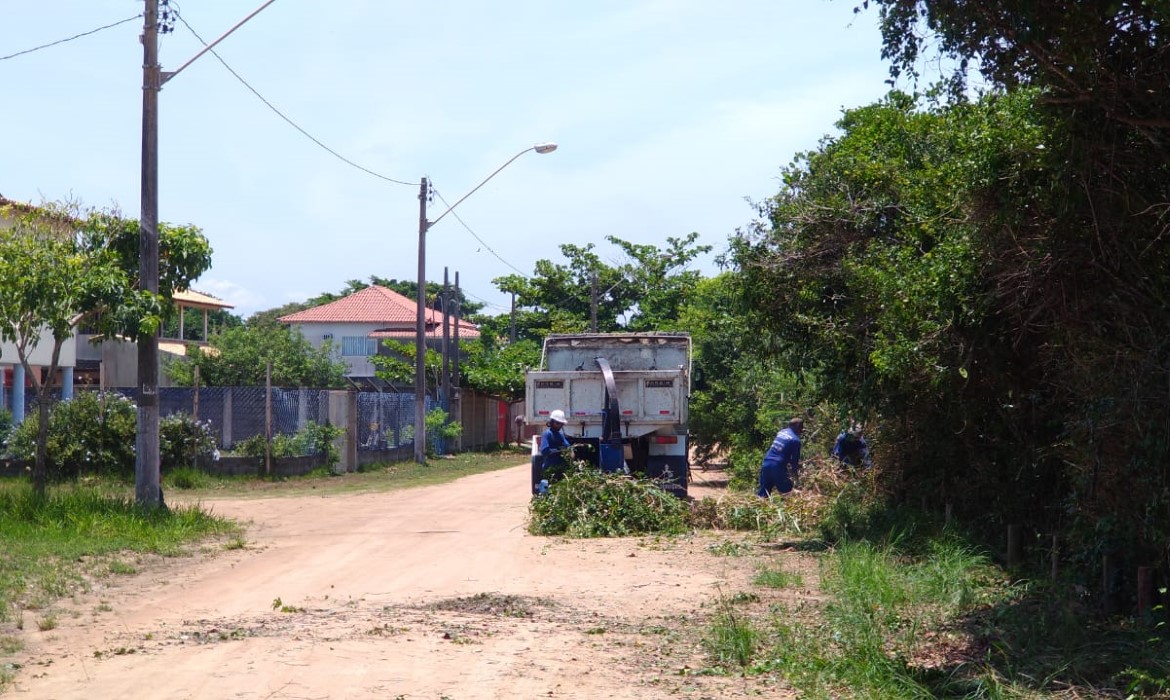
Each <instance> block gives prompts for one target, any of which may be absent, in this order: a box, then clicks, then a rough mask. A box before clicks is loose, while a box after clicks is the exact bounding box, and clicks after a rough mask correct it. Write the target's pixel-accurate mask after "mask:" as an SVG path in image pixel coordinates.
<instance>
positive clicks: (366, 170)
mask: <svg viewBox="0 0 1170 700" xmlns="http://www.w3.org/2000/svg"><path fill="white" fill-rule="evenodd" d="M179 21H180V22H182V23H183V26H184V27H186V28H187V30H188V31H189V32H191V33H192V34H193V35H195V38H196V39H198V40H199V41H200V42H201V43H202V44H203V45H204V46H207V42H206V41H204V39H203V37H201V36H199V33H198V32H196V31H195V30H194V29H193V28H192V27H191V25H190V24H188V23H187V20H185V19H183V17H182V15H180V16H179ZM208 53H210V54H211V55H212V56H215V58H216V59H217V60H218V61H219V62H220V63H221V64H222V65H223V67H224V68H226V69H227V71H228V72H229V73H231V74H232V75H233V76H235V78H236V80H238V81H240V84H241V85H243V86H244V87H246V88H248V90H249V91H250V92H251V93H252V94H253V95H255V96H256V98H257V99H259V100H260V101H261V102H263V103H264V105H265V106H266V107H268V109H270V110H272V112H273V113H274V114H276V116H278V117H280V118H281V119H283V120H284V121H285V122H286V123H287V124H288V125H289V126H291V127H292V128H294V129H296V130H297V131H299V132H300V133H301V135H303V136H304V137H305V138H307V139H309V140H310V141H312V142H313V143H315V144H317V145H318V146H320V147H321V148H323V149H325V151H326V152H328V153H329V154H330V155H332V156H333V157H335V158H337V159H338V160H340V161H341V162H343V163H345V164H347V165H350V166H352V167H354V168H357V169H358V170H361V171H362V172H364V173H367V174H369V175H373V176H374V177H376V178H379V179H382V180H385V181H387V182H393V183H394V184H396V185H409V186H411V187H417V186H418V184H419V183H418V182H407V181H405V180H396V179H395V178H392V177H387V176H385V175H382V174H381V173H377V172H374V171H373V170H370V169H369V168H367V167H365V166H362V165H359V164H357V163H355V162H353V161H352V160H350V159H349V158H346V157H345V156H343V155H341V154H340V153H338V152H337V151H335V150H333V149H332V148H330V147H329V146H326V145H325V144H324V143H322V142H321V140H320V139H318V138H317V137H315V136H313V135H312V134H310V133H309V132H307V131H305V130H304V129H302V128H301V127H300V125H298V124H297V123H296V122H294V121H293V120H292V119H289V118H288V117H287V116H285V115H284V113H283V112H281V111H280V110H279V109H277V108H276V106H275V105H273V104H272V103H271V102H269V101H268V100H267V99H265V97H264V96H263V95H261V94H260V92H259V91H257V90H256V88H254V87H252V86H251V85H249V84H248V81H247V80H244V78H243V77H242V76H240V74H239V73H237V72H236V71H235V70H233V69H232V67H231V66H229V65H228V64H227V61H225V60H223V57H222V56H220V55H219V54H218V53H216V51H215V49H211V50H210V51H209V52H208Z"/></svg>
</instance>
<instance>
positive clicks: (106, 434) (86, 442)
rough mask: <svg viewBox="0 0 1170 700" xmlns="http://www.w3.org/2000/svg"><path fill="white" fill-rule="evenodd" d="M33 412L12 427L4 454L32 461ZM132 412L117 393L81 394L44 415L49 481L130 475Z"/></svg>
mask: <svg viewBox="0 0 1170 700" xmlns="http://www.w3.org/2000/svg"><path fill="white" fill-rule="evenodd" d="M38 424H39V416H38V414H37V413H36V412H33V413H32V414H31V415H29V416H27V417H26V418H25V420H24V422H22V423H21V424H20V425H18V426H16V427H15V428H13V430H12V432H11V435H10V437H9V440H8V448H7V450H8V454H9V455H11V456H12V457H15V458H17V459H26V460H32V459H35V458H36V449H37V426H38ZM137 425H138V421H137V408H136V407H135V405H134V402H132V401H130V400H129V399H127V398H126V397H124V396H122V395H121V394H113V393H105V392H101V393H99V392H83V393H79V394H78V395H77V396H76V397H74V398H73V399H71V400H69V401H62V402H60V403H58V404H55V405H54V406H53V407H52V408H51V409H50V411H49V431H48V438H47V442H46V453H47V459H48V464H47V467H48V470H49V475H50V477H51V478H54V479H73V478H76V477H78V476H80V475H81V474H107V475H113V476H121V477H126V476H133V474H134V439H135V435H136V431H137Z"/></svg>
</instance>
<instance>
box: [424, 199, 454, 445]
mask: <svg viewBox="0 0 1170 700" xmlns="http://www.w3.org/2000/svg"><path fill="white" fill-rule="evenodd" d="M428 194H430V192H429V183H428V182H427V179H426V178H425V177H424V178H423V179H422V182H420V183H419V187H418V280H417V281H418V292H417V294H416V295H415V306H417V307H418V309H417V316H416V317H415V333H414V352H415V356H414V461H415V462H418V463H419V464H422V463H424V462H426V461H427V448H426V441H427V408H426V400H427V369H426V356H427V339H426V332H427V326H426V316H425V314H426V307H427V296H426V285H427V283H426V279H427V228H429V227H430V224H429V223H428V222H427V195H428ZM456 279H458V278H456Z"/></svg>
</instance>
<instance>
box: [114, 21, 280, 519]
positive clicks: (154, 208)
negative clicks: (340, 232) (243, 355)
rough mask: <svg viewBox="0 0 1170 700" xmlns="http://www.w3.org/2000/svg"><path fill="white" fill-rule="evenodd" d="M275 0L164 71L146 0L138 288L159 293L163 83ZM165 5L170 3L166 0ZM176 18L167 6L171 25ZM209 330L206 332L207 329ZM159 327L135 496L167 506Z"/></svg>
mask: <svg viewBox="0 0 1170 700" xmlns="http://www.w3.org/2000/svg"><path fill="white" fill-rule="evenodd" d="M275 1H276V0H267V1H266V2H265V3H264V4H263V5H261V6H260V7H258V8H256V9H255V10H253V11H252V13H251V14H250V15H248V16H247V17H245V18H244V19H242V20H240V21H239V22H237V23H236V24H235V26H234V27H232V28H231V29H229V30H228V31H227V32H226V33H224V34H223V35H222V36H220V37H219V38H218V39H216V40H215V41H213V42H211V43H210V44H208V45H207V46H205V47H204V48H203V50H202V51H200V52H199V53H197V54H195V55H194V56H192V57H191V58H190V59H188V60H187V62H186V63H184V64H183V65H181V66H179V67H178V68H177V69H175V70H173V71H170V72H166V73H164V72H163V70H162V67H161V66H159V63H158V35H159V31H168V29H167V28H163V29H161V30H160V28H159V23H158V21H159V16H158V4H159V0H145V11H144V12H143V17H144V21H143V25H142V37H141V40H142V190H141V193H140V199H141V201H140V204H141V214H140V215H139V220H138V289H139V290H140V291H145V292H151V293H152V294H158V93H159V91H160V90H161V89H162V86H163V83H165V82H167V81H168V80H170V79H171V78H173V77H175V76H176V75H178V74H179V73H181V72H182V71H183V70H184V69H186V67H187V66H189V65H191V64H192V63H194V62H195V60H196V59H198V58H199V57H200V56H202V55H203V54H205V53H207V52H208V51H210V50H211V49H212V47H214V46H215V45H216V44H218V43H219V42H221V41H223V40H224V39H226V38H227V37H228V35H229V34H231V33H232V32H234V31H236V30H237V29H239V28H240V27H241V26H242V25H243V24H244V23H245V22H247V21H248V20H250V19H252V18H253V17H255V16H256V15H257V14H259V12H260V11H261V10H263V9H264V8H265V7H268V6H269V5H271V4H272V3H273V2H275ZM164 5H165V3H164ZM173 17H174V11H173V10H166V11H164V13H163V18H164V20H166V22H167V24H168V27H169V26H170V21H171V19H173ZM205 335H206V334H205ZM158 433H159V402H158V331H155V332H154V333H152V334H151V335H150V337H148V338H139V339H138V429H137V431H136V432H135V437H134V500H135V502H136V503H137V504H138V505H140V506H144V507H146V508H149V509H153V508H157V507H158V506H160V505H162V489H161V488H160V485H159V481H160V479H159V447H158V439H159V435H158Z"/></svg>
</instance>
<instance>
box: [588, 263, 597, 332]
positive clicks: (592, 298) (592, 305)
mask: <svg viewBox="0 0 1170 700" xmlns="http://www.w3.org/2000/svg"><path fill="white" fill-rule="evenodd" d="M589 327H590V328H591V329H592V330H593V332H594V333H596V332H597V272H596V271H594V273H593V276H592V278H591V281H590V284H589Z"/></svg>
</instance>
